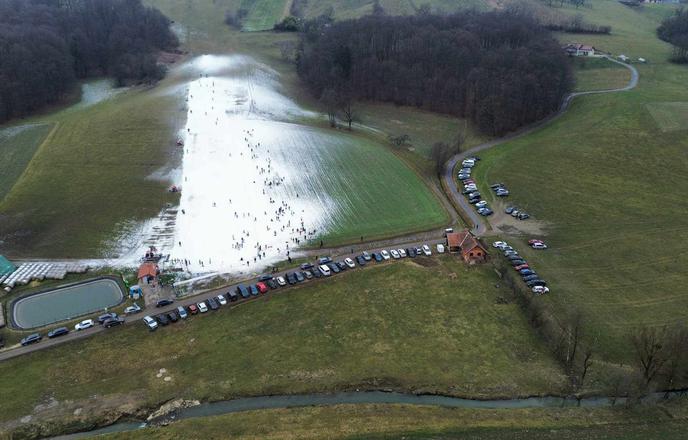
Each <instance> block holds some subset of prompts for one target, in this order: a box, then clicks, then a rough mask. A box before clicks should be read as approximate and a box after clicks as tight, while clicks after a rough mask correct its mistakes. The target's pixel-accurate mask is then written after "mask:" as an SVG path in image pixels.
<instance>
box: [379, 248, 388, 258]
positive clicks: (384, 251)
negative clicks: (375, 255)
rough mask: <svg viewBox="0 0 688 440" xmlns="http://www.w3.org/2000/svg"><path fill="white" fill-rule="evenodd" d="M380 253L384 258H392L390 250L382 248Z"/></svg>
mask: <svg viewBox="0 0 688 440" xmlns="http://www.w3.org/2000/svg"><path fill="white" fill-rule="evenodd" d="M380 255H382V258H384V259H385V260H389V259H390V255H389V252H388V251H387V250H386V249H383V250H381V251H380Z"/></svg>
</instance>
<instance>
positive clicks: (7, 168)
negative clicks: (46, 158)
mask: <svg viewBox="0 0 688 440" xmlns="http://www.w3.org/2000/svg"><path fill="white" fill-rule="evenodd" d="M52 128H53V127H52V125H50V124H37V125H18V126H15V127H7V128H5V129H1V130H0V156H1V157H2V173H0V201H2V199H3V198H4V197H5V196H6V195H7V194H8V193H9V192H10V190H11V189H12V186H14V184H15V183H16V181H17V179H19V176H20V175H21V173H22V171H23V170H24V169H25V168H26V166H27V165H28V164H29V162H30V161H31V158H32V157H33V155H34V153H35V152H36V150H37V149H38V146H39V145H40V144H41V142H43V140H44V139H45V138H46V137H47V136H48V134H49V133H50V130H52Z"/></svg>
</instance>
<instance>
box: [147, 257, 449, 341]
mask: <svg viewBox="0 0 688 440" xmlns="http://www.w3.org/2000/svg"><path fill="white" fill-rule="evenodd" d="M444 251H445V248H444V245H443V244H438V245H437V252H439V253H443V252H444ZM431 255H432V249H430V246H429V245H427V244H424V245H422V246H420V247H409V248H406V249H390V250H386V249H385V250H381V251H380V252H373V253H368V252H363V253H362V254H360V255H357V256H356V257H354V258H350V257H347V258H344V259H343V260H340V261H334V260H332V258H330V257H321V258H319V259H318V261H316V262H315V263H303V264H302V265H301V266H300V268H299V270H294V271H290V272H287V273H285V274H284V275H279V276H273V275H270V274H265V275H261V276H260V277H259V278H258V281H257V282H255V283H253V284H239V285H238V286H236V287H235V288H234V289H232V290H229V291H227V292H226V293H225V294H221V295H217V296H215V297H212V298H208V299H206V300H204V301H200V302H198V303H196V304H191V305H188V306H178V307H177V308H176V309H175V310H171V311H169V312H166V313H159V314H157V315H154V316H150V315H149V316H144V318H143V322H144V324H145V325H146V326H147V327H148V329H149V330H151V331H153V330H156V329H157V328H158V327H160V326H166V325H168V324H170V323H174V322H177V321H179V320H180V319H186V318H187V317H188V316H189V315H195V314H197V313H206V312H207V311H208V310H218V309H219V308H220V307H222V306H225V305H227V304H229V303H230V302H236V301H239V299H248V298H251V297H256V296H260V295H261V294H265V293H267V292H269V291H270V290H276V289H280V288H283V287H286V286H290V285H294V284H299V283H302V282H304V281H306V280H310V279H314V278H323V277H329V276H332V275H334V274H338V273H340V272H342V271H346V270H350V269H355V268H356V267H362V266H365V265H366V264H368V263H369V262H372V261H373V260H375V261H376V262H378V263H380V262H383V261H387V260H391V259H395V260H396V259H401V258H407V257H408V258H415V257H416V256H428V257H429V256H431ZM173 303H174V300H172V299H162V300H160V301H158V302H157V304H156V306H157V307H166V306H169V305H171V304H173Z"/></svg>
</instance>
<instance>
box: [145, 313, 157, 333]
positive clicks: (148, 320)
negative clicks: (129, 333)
mask: <svg viewBox="0 0 688 440" xmlns="http://www.w3.org/2000/svg"><path fill="white" fill-rule="evenodd" d="M143 322H144V323H145V324H146V326H147V327H148V329H149V330H150V331H153V330H155V329H156V328H158V323H157V321H156V320H155V319H153V318H151V317H150V316H144V317H143Z"/></svg>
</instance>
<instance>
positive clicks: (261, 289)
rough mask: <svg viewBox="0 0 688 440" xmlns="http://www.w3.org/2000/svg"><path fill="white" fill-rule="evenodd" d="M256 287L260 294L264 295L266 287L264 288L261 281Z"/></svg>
mask: <svg viewBox="0 0 688 440" xmlns="http://www.w3.org/2000/svg"><path fill="white" fill-rule="evenodd" d="M256 287H257V288H258V290H259V291H260V293H266V292H267V291H268V286H266V285H265V283H264V282H262V281H259V282H257V283H256Z"/></svg>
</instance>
